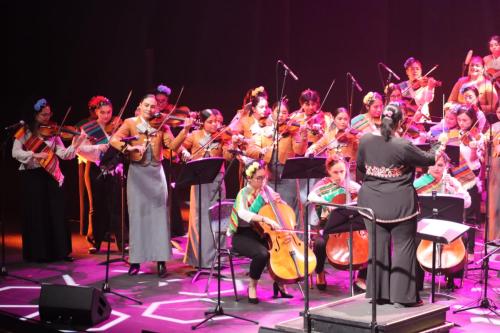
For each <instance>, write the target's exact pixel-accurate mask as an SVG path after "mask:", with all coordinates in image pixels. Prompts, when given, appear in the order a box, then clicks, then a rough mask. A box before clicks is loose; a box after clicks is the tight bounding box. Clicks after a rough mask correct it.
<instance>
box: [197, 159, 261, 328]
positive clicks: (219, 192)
mask: <svg viewBox="0 0 500 333" xmlns="http://www.w3.org/2000/svg"><path fill="white" fill-rule="evenodd" d="M218 159H222V161H224V159H223V158H218ZM235 161H236V158H235V155H234V154H233V159H232V160H231V163H229V166H228V167H227V169H226V170H225V172H224V177H222V178H221V179H220V181H219V183H218V184H217V191H216V192H215V193H214V196H215V195H218V198H217V203H218V205H219V206H218V212H217V215H218V224H217V228H218V230H219V232H218V236H217V253H216V255H217V305H216V306H215V308H214V309H213V310H212V311H207V312H205V316H206V318H205V319H203V320H202V321H201V322H199V323H198V324H196V325H193V326H191V329H192V330H195V329H197V328H198V327H200V326H201V325H203V324H204V323H206V322H207V321H209V320H211V319H213V318H215V317H219V316H228V317H231V318H234V319H240V320H245V321H248V322H251V323H254V324H256V325H257V324H259V322H257V321H255V320H252V319H248V318H244V317H241V316H237V315H234V314H229V313H227V312H225V311H224V309H223V308H222V304H221V293H220V280H221V273H220V269H221V248H220V246H221V244H220V243H221V233H220V230H221V208H222V207H221V206H222V185H223V184H224V180H225V179H226V177H227V175H229V171H230V170H231V167H232V166H233V164H235ZM219 170H220V167H219ZM211 199H214V198H211ZM210 201H212V200H210ZM200 206H201V205H200ZM199 225H201V220H200V223H199ZM200 239H201V233H200ZM200 253H201V252H200ZM212 267H213V266H212ZM231 273H232V274H233V277H234V272H233V266H232V262H231ZM210 274H211V272H210ZM207 287H208V285H207ZM233 287H234V289H235V292H236V286H235V285H234V279H233ZM207 291H208V290H207Z"/></svg>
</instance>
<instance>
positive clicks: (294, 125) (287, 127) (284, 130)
mask: <svg viewBox="0 0 500 333" xmlns="http://www.w3.org/2000/svg"><path fill="white" fill-rule="evenodd" d="M299 129H300V124H299V123H298V122H296V121H293V120H289V121H287V122H285V123H282V124H280V125H279V126H278V133H279V134H280V135H281V136H287V135H294V134H295V133H297V132H298V130H299Z"/></svg>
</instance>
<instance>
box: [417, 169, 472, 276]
mask: <svg viewBox="0 0 500 333" xmlns="http://www.w3.org/2000/svg"><path fill="white" fill-rule="evenodd" d="M447 177H449V175H447V174H446V173H445V174H443V179H442V190H441V193H447V192H451V191H446V189H447V179H448V178H447ZM432 243H433V242H432V241H429V240H425V239H422V240H421V241H420V244H419V245H418V248H417V260H418V262H419V263H420V266H421V267H422V268H423V269H424V270H425V271H427V272H432V247H433V246H432ZM436 245H437V247H436V250H437V251H436V254H437V255H436V266H435V268H434V271H435V272H436V273H441V274H444V275H449V274H451V273H455V272H458V271H460V270H461V269H463V268H464V266H465V264H466V261H467V252H466V250H465V245H464V242H463V240H462V237H459V238H457V239H455V240H454V241H453V242H451V243H450V244H440V243H438V244H436Z"/></svg>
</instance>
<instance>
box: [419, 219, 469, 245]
mask: <svg viewBox="0 0 500 333" xmlns="http://www.w3.org/2000/svg"><path fill="white" fill-rule="evenodd" d="M469 228H470V227H469V226H467V225H465V224H460V223H455V222H451V221H446V220H438V219H422V220H420V221H419V222H418V225H417V234H418V235H419V236H420V237H421V238H422V239H427V240H430V241H434V242H437V243H447V244H449V243H451V242H453V241H454V240H455V239H457V238H458V237H460V236H461V235H462V234H463V233H464V232H466V231H467V230H469Z"/></svg>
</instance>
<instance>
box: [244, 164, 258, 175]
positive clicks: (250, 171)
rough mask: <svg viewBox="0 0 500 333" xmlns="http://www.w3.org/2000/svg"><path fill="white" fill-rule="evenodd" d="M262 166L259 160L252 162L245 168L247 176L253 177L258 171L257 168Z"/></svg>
mask: <svg viewBox="0 0 500 333" xmlns="http://www.w3.org/2000/svg"><path fill="white" fill-rule="evenodd" d="M259 168H260V163H259V162H257V161H253V162H252V163H250V165H249V166H248V167H247V168H246V169H245V175H246V176H247V178H252V177H253V175H254V174H255V172H257V170H259Z"/></svg>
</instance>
